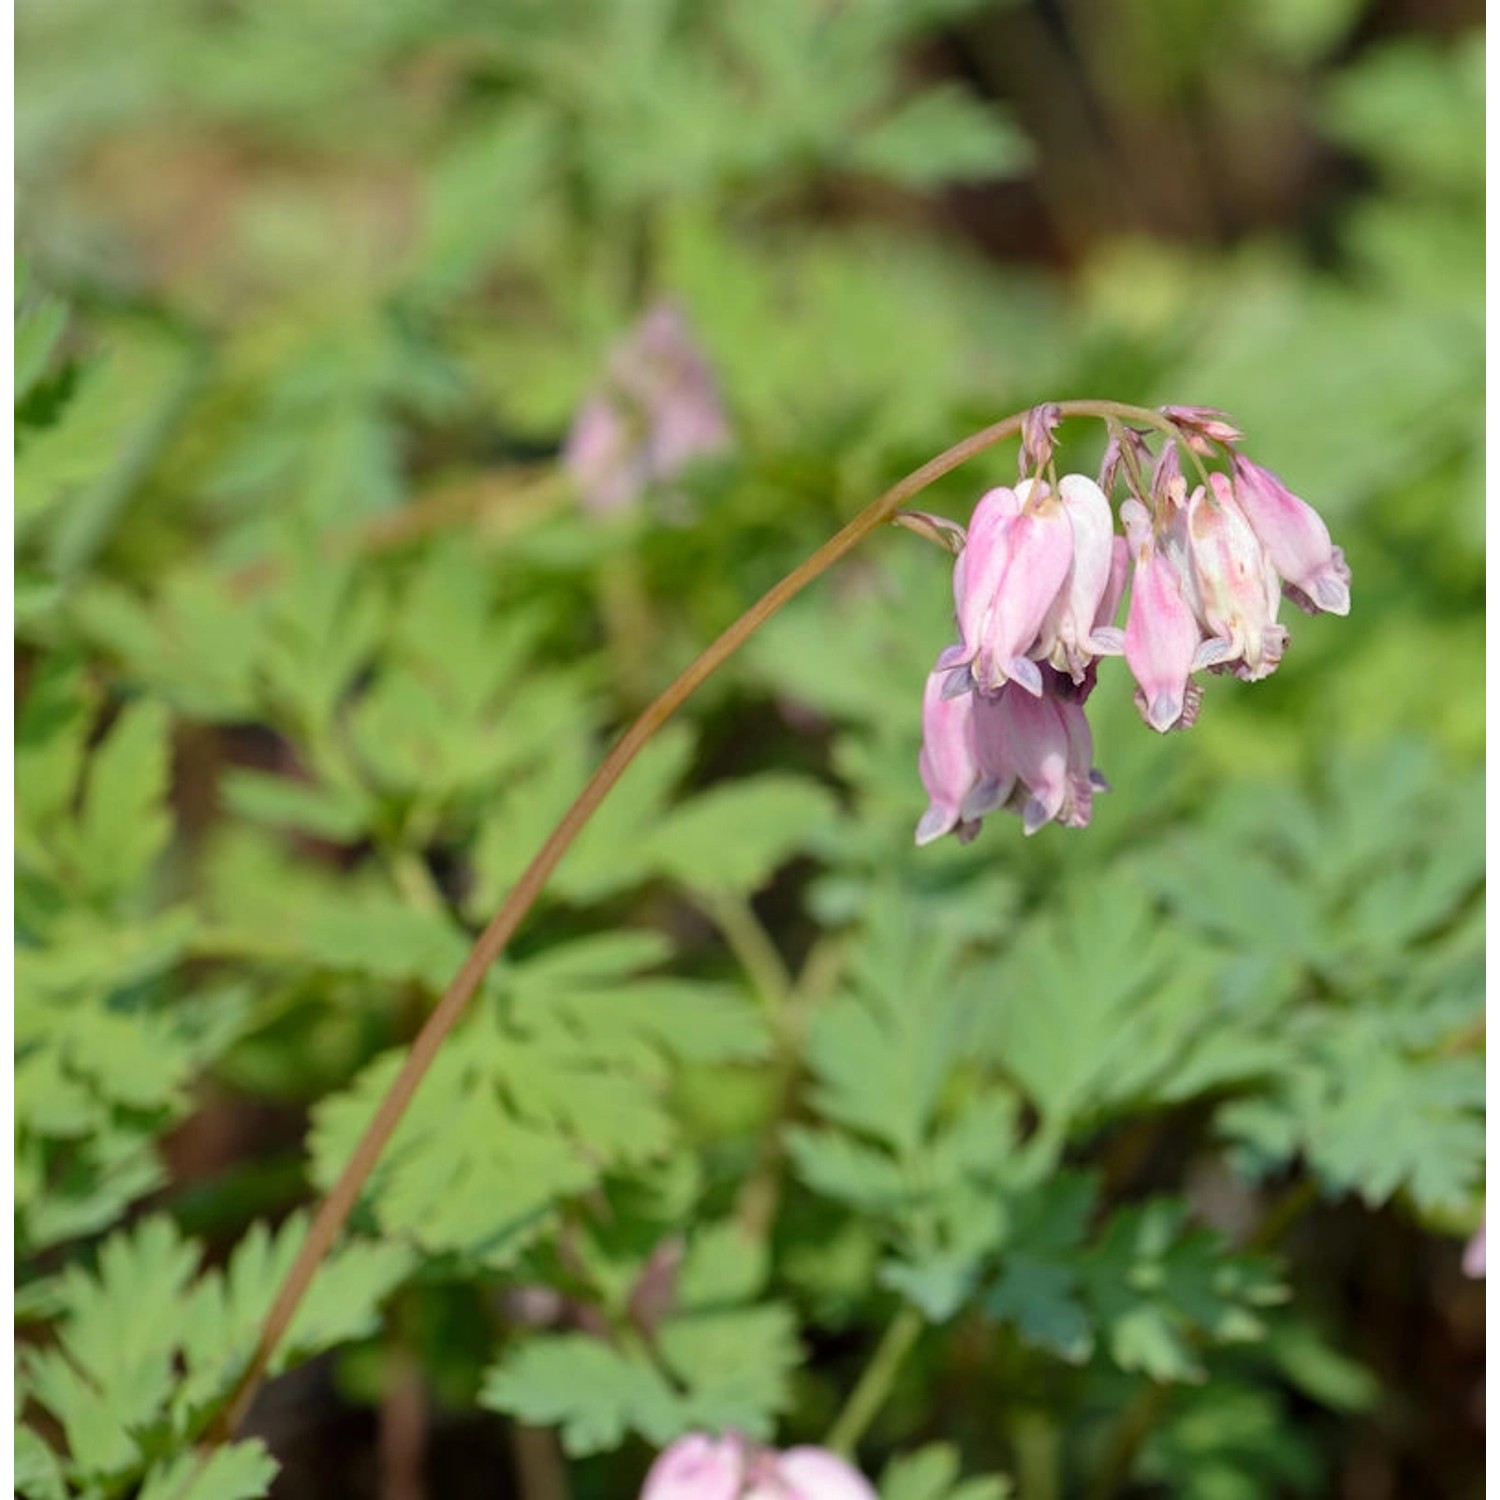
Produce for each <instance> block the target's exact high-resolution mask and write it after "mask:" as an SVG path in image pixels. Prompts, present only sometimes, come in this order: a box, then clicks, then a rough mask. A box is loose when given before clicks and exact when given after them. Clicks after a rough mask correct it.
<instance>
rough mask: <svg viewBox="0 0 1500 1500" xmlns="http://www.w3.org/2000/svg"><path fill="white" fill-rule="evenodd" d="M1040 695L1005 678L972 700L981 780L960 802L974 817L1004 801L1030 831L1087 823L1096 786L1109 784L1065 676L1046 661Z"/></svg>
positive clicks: (1079, 703) (1098, 787)
mask: <svg viewBox="0 0 1500 1500" xmlns="http://www.w3.org/2000/svg"><path fill="white" fill-rule="evenodd" d="M1042 671H1043V674H1044V676H1043V684H1044V690H1043V692H1042V694H1041V695H1040V696H1039V697H1035V698H1034V697H1032V696H1031V695H1030V694H1029V693H1024V692H1019V691H1017V685H1016V684H1015V683H1010V684H1007V686H1005V687H1004V688H1002V689H1001V691H1000V692H998V693H995V694H978V695H976V697H975V702H974V738H975V743H976V745H977V747H978V753H979V765H980V771H981V777H980V781H979V783H978V786H977V787H976V788H975V790H974V792H973V793H971V794H970V799H969V801H968V803H967V804H966V806H965V811H966V812H967V813H969V814H970V815H971V816H978V815H979V814H980V813H981V811H982V812H990V811H993V810H994V809H995V808H997V807H1001V806H1005V807H1009V808H1011V809H1012V810H1013V811H1015V812H1018V813H1020V815H1021V827H1022V829H1023V831H1024V832H1025V833H1027V834H1028V835H1029V834H1033V833H1036V832H1037V831H1038V830H1039V829H1041V828H1042V827H1043V826H1045V825H1046V824H1047V823H1050V822H1054V821H1055V822H1058V823H1061V824H1062V825H1063V827H1065V828H1083V827H1086V826H1087V824H1088V822H1089V819H1090V817H1091V816H1092V814H1093V798H1094V793H1095V792H1096V791H1103V790H1105V788H1106V786H1107V783H1106V782H1105V780H1104V778H1103V776H1101V775H1100V773H1099V772H1098V771H1097V770H1096V769H1095V768H1094V765H1093V751H1094V740H1093V735H1092V734H1091V732H1090V730H1089V724H1088V718H1087V717H1086V715H1085V713H1084V708H1083V704H1082V703H1081V702H1079V701H1078V698H1077V696H1076V691H1075V689H1074V686H1073V684H1072V683H1071V682H1070V681H1069V679H1068V678H1067V677H1065V676H1063V675H1062V674H1061V673H1058V672H1056V671H1055V670H1054V669H1053V668H1051V667H1044V668H1043V669H1042Z"/></svg>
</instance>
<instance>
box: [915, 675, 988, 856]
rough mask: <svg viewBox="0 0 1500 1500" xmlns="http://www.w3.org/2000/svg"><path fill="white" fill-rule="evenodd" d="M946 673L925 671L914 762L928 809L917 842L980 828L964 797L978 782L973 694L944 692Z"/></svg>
mask: <svg viewBox="0 0 1500 1500" xmlns="http://www.w3.org/2000/svg"><path fill="white" fill-rule="evenodd" d="M947 680H948V677H947V674H946V673H944V672H942V671H934V672H931V673H929V674H928V678H927V689H926V692H925V693H924V694H923V697H922V753H921V756H920V758H919V760H918V763H917V764H918V770H919V771H920V773H921V777H922V785H923V786H924V787H925V788H926V789H927V811H926V812H924V813H923V814H922V818H921V821H920V822H919V823H918V824H917V843H919V844H930V843H932V841H933V840H934V839H940V838H941V837H942V836H943V835H944V834H945V833H951V832H953V831H954V830H957V832H958V836H959V838H960V839H961V840H967V839H970V838H972V837H973V836H974V834H975V833H977V832H978V828H977V825H976V824H975V821H974V817H973V815H972V814H970V813H967V812H965V811H964V807H965V801H966V799H967V798H968V796H969V794H970V793H971V792H972V791H973V789H974V787H975V785H976V783H977V782H978V781H979V776H980V772H979V764H978V759H977V754H976V749H975V743H974V699H973V695H972V694H963V695H962V696H957V697H949V696H945V695H944V691H943V689H944V686H945V684H946V683H947Z"/></svg>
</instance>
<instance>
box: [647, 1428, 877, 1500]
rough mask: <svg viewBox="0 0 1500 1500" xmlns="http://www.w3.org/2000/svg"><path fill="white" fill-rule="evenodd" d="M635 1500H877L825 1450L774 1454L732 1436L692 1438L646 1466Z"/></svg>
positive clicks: (848, 1467)
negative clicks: (646, 1470)
mask: <svg viewBox="0 0 1500 1500" xmlns="http://www.w3.org/2000/svg"><path fill="white" fill-rule="evenodd" d="M640 1500H877V1497H876V1494H875V1489H874V1486H873V1485H871V1484H870V1482H869V1480H867V1479H866V1478H865V1477H864V1475H862V1474H861V1473H860V1472H859V1470H858V1469H856V1468H854V1467H853V1466H852V1465H851V1464H849V1463H846V1462H845V1461H844V1460H843V1459H842V1458H840V1457H839V1456H838V1455H837V1454H835V1453H830V1452H829V1451H828V1450H827V1449H826V1448H813V1447H800V1448H788V1449H787V1450H786V1451H785V1452H782V1453H778V1452H777V1451H776V1450H775V1449H774V1448H762V1447H760V1446H758V1445H756V1444H754V1443H750V1442H747V1441H746V1440H745V1439H744V1438H742V1437H740V1436H739V1435H738V1434H736V1433H731V1434H729V1435H728V1436H727V1437H722V1438H713V1437H709V1436H708V1435H707V1434H706V1433H701V1432H694V1433H689V1434H688V1436H686V1437H682V1438H678V1440H677V1441H676V1442H675V1443H673V1444H672V1445H671V1447H669V1448H667V1449H666V1450H665V1451H664V1452H663V1453H662V1454H661V1456H660V1457H659V1458H658V1459H657V1460H656V1462H655V1463H654V1464H652V1466H651V1472H650V1473H649V1474H647V1475H646V1483H645V1485H644V1486H643V1487H642V1489H641V1497H640Z"/></svg>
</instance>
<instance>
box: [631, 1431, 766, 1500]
mask: <svg viewBox="0 0 1500 1500" xmlns="http://www.w3.org/2000/svg"><path fill="white" fill-rule="evenodd" d="M746 1459H747V1454H746V1452H745V1444H744V1440H743V1439H742V1438H740V1437H738V1436H734V1435H731V1436H729V1437H724V1438H712V1437H709V1436H708V1434H707V1433H703V1432H690V1433H688V1434H687V1436H686V1437H680V1438H678V1439H677V1441H676V1442H675V1443H673V1444H671V1445H670V1446H669V1447H667V1448H665V1449H663V1450H662V1452H661V1453H660V1454H658V1455H657V1459H656V1462H655V1463H653V1464H652V1465H651V1468H650V1470H649V1472H648V1473H647V1475H646V1482H645V1483H644V1484H643V1485H642V1486H641V1495H640V1500H739V1497H740V1494H741V1492H742V1490H743V1487H744V1482H745V1469H746Z"/></svg>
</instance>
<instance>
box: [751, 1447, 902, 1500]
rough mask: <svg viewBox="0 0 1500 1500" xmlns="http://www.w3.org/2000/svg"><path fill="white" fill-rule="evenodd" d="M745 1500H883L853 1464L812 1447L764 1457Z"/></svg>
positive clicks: (834, 1454) (826, 1451)
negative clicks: (760, 1472)
mask: <svg viewBox="0 0 1500 1500" xmlns="http://www.w3.org/2000/svg"><path fill="white" fill-rule="evenodd" d="M763 1460H764V1464H763V1471H762V1474H759V1475H756V1476H754V1479H753V1481H752V1487H751V1488H750V1489H748V1490H746V1491H745V1500H880V1497H879V1496H878V1495H877V1494H876V1493H875V1487H874V1485H872V1484H871V1483H870V1481H869V1480H868V1479H866V1478H865V1476H864V1475H863V1474H861V1473H860V1472H859V1470H858V1469H856V1468H855V1467H854V1465H853V1464H851V1463H849V1462H847V1461H846V1460H845V1459H842V1458H840V1457H839V1456H838V1454H836V1453H830V1452H829V1451H828V1450H827V1449H826V1448H814V1447H812V1446H810V1445H808V1446H803V1447H799V1448H788V1449H787V1450H786V1452H784V1453H769V1452H768V1453H766V1454H765V1455H763Z"/></svg>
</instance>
